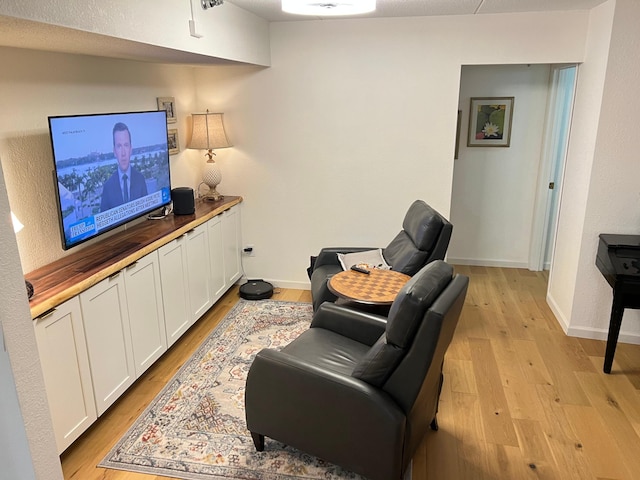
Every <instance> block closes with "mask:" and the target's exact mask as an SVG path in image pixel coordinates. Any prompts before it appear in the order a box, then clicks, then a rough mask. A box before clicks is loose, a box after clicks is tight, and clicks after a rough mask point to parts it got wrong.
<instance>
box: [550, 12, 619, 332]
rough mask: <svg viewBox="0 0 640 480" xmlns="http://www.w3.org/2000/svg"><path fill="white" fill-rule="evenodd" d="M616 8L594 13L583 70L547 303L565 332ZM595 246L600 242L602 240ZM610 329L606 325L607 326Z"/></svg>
mask: <svg viewBox="0 0 640 480" xmlns="http://www.w3.org/2000/svg"><path fill="white" fill-rule="evenodd" d="M615 6H616V2H615V1H612V2H608V3H605V4H603V5H601V6H599V7H597V8H595V9H593V10H592V12H591V15H590V20H589V34H588V36H587V42H586V51H585V61H584V63H583V64H581V65H580V66H579V68H578V81H577V85H576V99H575V105H574V111H573V120H572V127H571V133H570V136H569V146H568V152H567V160H566V167H565V168H566V170H565V172H566V173H565V177H564V181H563V190H562V201H561V205H560V212H559V215H558V230H557V234H556V246H555V251H554V261H553V264H552V267H551V273H550V275H549V290H548V294H547V301H548V303H549V305H550V306H551V309H552V310H553V312H554V314H555V315H556V317H557V318H558V320H559V321H560V324H561V325H562V326H563V328H564V329H565V331H567V330H568V328H569V324H570V323H571V321H572V317H573V301H574V298H575V296H576V282H577V279H578V261H579V255H580V251H581V249H582V241H583V238H582V232H583V229H584V222H585V216H586V212H587V199H588V196H589V188H590V187H589V185H590V183H591V175H592V164H593V155H594V149H595V143H596V138H597V135H598V124H599V122H600V108H601V105H602V92H603V89H604V85H605V75H606V69H607V61H608V54H609V43H610V37H611V28H612V22H613V14H614V9H615ZM590 241H591V242H596V239H590ZM594 245H595V243H594ZM594 258H595V257H594ZM594 261H595V260H594ZM593 291H594V290H593V288H591V290H590V291H588V292H585V293H586V294H587V295H588V296H589V295H593ZM605 324H606V323H604V322H603V323H602V324H601V325H602V326H604V325H605Z"/></svg>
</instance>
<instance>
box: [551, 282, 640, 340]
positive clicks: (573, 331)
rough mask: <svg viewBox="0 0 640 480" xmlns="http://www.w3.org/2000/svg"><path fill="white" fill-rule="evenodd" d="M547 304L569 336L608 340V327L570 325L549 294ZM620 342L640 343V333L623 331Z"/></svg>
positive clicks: (619, 337)
mask: <svg viewBox="0 0 640 480" xmlns="http://www.w3.org/2000/svg"><path fill="white" fill-rule="evenodd" d="M547 304H548V305H549V308H550V309H551V311H552V312H553V314H554V315H555V317H556V320H558V323H559V324H560V327H561V328H562V330H563V331H564V333H566V334H567V336H569V337H577V338H590V339H592V340H604V341H606V340H607V336H608V335H609V330H608V329H606V328H593V327H581V326H577V327H570V326H569V322H567V319H566V318H565V317H564V315H562V314H561V313H560V309H559V308H558V305H557V303H556V302H555V301H554V299H553V297H551V296H549V295H548V294H547ZM618 342H619V343H631V344H633V345H640V333H632V332H625V331H621V332H620V335H619V336H618Z"/></svg>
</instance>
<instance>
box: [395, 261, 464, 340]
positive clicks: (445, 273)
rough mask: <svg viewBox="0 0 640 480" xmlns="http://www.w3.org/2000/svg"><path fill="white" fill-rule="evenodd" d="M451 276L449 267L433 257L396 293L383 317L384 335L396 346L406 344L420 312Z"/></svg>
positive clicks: (451, 271)
mask: <svg viewBox="0 0 640 480" xmlns="http://www.w3.org/2000/svg"><path fill="white" fill-rule="evenodd" d="M452 278H453V267H452V266H451V265H449V264H448V263H446V262H444V261H442V260H436V261H434V262H431V263H429V264H428V265H426V266H425V267H423V268H422V269H421V270H420V271H419V272H418V273H416V274H415V275H414V276H413V277H412V278H411V280H409V281H408V282H407V283H406V284H405V285H404V287H402V289H401V290H400V293H398V296H397V297H396V299H395V300H394V302H393V305H391V310H390V311H389V317H388V320H387V328H386V338H387V343H391V344H393V345H396V346H398V347H400V348H405V347H407V346H408V345H409V343H410V342H411V340H412V339H413V336H414V334H415V331H416V330H417V328H418V325H419V324H420V322H421V321H422V318H423V317H424V314H425V313H426V311H427V310H428V309H429V307H430V306H431V304H432V303H433V302H434V300H435V299H436V298H438V295H440V293H441V292H442V291H443V290H444V289H445V287H446V286H447V285H448V284H449V282H451V279H452Z"/></svg>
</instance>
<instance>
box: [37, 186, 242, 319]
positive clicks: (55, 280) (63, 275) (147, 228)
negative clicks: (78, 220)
mask: <svg viewBox="0 0 640 480" xmlns="http://www.w3.org/2000/svg"><path fill="white" fill-rule="evenodd" d="M240 202H242V197H239V196H228V195H225V196H224V197H223V198H222V199H221V200H218V201H216V202H203V201H197V202H196V211H195V213H193V214H191V215H173V214H170V215H168V216H167V217H166V218H164V219H162V220H143V221H141V222H140V223H137V224H135V225H133V226H128V227H127V229H126V230H122V231H119V232H116V233H115V234H113V235H110V236H105V238H104V239H103V240H100V241H98V242H96V243H94V244H92V245H90V246H87V247H84V248H80V247H78V248H77V250H75V251H74V252H73V253H71V254H69V255H67V256H65V257H62V258H60V259H59V260H56V261H55V262H53V263H50V264H48V265H45V266H43V267H41V268H38V269H37V270H34V271H32V272H29V273H27V274H26V275H25V278H26V279H27V280H29V281H30V282H31V283H32V284H33V287H34V290H35V294H34V296H33V297H32V298H31V300H30V301H29V306H30V308H31V316H32V318H36V317H37V316H38V315H41V314H42V313H45V312H47V311H48V310H50V309H51V308H54V307H56V306H57V305H59V304H61V303H62V302H64V301H66V300H68V299H69V298H71V297H73V296H75V295H77V294H78V293H80V292H82V291H84V290H86V289H87V288H89V287H91V286H93V285H95V284H96V283H98V282H99V281H101V280H103V279H105V278H107V277H108V276H109V275H112V274H113V273H115V272H118V271H119V270H121V269H122V268H124V267H126V266H128V265H130V264H132V263H133V262H135V261H136V260H138V259H140V258H142V257H144V256H145V255H147V254H149V253H151V252H152V251H154V250H156V249H157V248H159V247H161V246H162V245H164V244H166V243H169V242H170V241H172V240H174V239H175V238H178V237H179V236H180V235H182V234H184V233H186V232H188V231H189V230H191V229H193V228H195V227H197V226H198V225H200V224H202V223H204V222H206V221H207V220H209V219H210V218H213V217H214V216H216V215H218V214H220V213H222V212H223V211H225V210H227V209H229V208H231V207H232V206H233V205H236V204H238V203H240Z"/></svg>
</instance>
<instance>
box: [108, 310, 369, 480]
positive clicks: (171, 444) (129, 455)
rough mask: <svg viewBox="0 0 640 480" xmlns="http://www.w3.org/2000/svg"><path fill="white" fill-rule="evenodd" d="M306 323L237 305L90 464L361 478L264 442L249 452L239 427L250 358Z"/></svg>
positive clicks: (238, 479) (173, 472) (272, 477)
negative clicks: (260, 449) (98, 459)
mask: <svg viewBox="0 0 640 480" xmlns="http://www.w3.org/2000/svg"><path fill="white" fill-rule="evenodd" d="M311 317H312V308H311V305H310V304H308V303H298V302H285V301H276V300H260V301H247V300H242V299H241V300H239V302H238V304H237V305H235V306H234V307H233V308H232V310H231V311H230V312H229V313H228V314H227V315H226V316H225V318H224V319H222V321H221V322H220V324H219V325H218V326H217V327H216V328H215V330H213V332H211V334H210V335H209V336H208V337H207V338H206V339H205V340H204V341H203V342H202V345H201V346H200V347H199V348H198V350H197V351H196V352H195V353H194V354H193V356H192V357H191V358H190V359H189V360H187V362H185V364H184V365H183V366H182V367H181V368H180V370H179V371H178V372H177V373H176V374H175V376H174V377H173V378H172V379H171V380H170V381H169V382H168V383H167V385H166V386H165V387H164V388H163V390H162V391H161V392H160V393H159V394H158V396H157V397H156V398H155V399H154V400H153V401H152V402H151V404H150V405H149V406H148V407H147V408H146V409H145V411H144V412H143V413H142V414H141V415H140V417H138V419H137V420H136V421H135V422H134V424H133V425H132V426H131V428H130V429H129V430H128V431H127V432H126V433H125V434H124V436H123V437H122V438H121V439H120V440H119V441H118V442H117V443H116V445H115V446H114V447H113V448H112V449H111V451H110V452H109V453H108V454H107V455H106V457H105V458H104V459H103V460H102V461H101V462H100V464H99V465H98V466H99V467H103V468H112V469H117V470H126V471H131V472H137V473H145V474H150V475H160V476H168V477H172V478H179V479H184V480H247V479H251V480H294V479H323V480H338V479H362V477H360V476H358V475H355V474H354V473H352V472H348V471H346V470H344V469H342V468H340V467H337V466H335V465H332V464H329V463H327V462H324V461H323V460H321V459H318V458H315V457H313V456H310V455H307V454H304V453H302V452H299V451H297V450H295V449H293V448H290V447H287V446H285V445H283V444H281V443H279V442H276V441H273V440H271V439H269V438H267V439H266V443H265V451H264V452H256V450H255V448H254V446H253V441H252V440H251V436H250V434H249V432H248V431H247V429H246V426H245V418H244V384H245V380H246V375H247V372H248V370H249V367H250V366H251V362H252V360H253V357H254V356H255V354H256V353H257V352H258V351H259V350H260V349H262V348H265V347H269V348H277V349H279V348H282V347H283V346H285V345H286V344H288V343H289V342H291V341H292V340H293V339H294V338H296V337H297V336H298V335H299V334H300V333H302V332H303V331H304V330H306V329H307V328H309V323H310V321H311ZM327 401H331V400H330V399H327ZM309 434H310V435H312V434H313V432H309Z"/></svg>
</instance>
